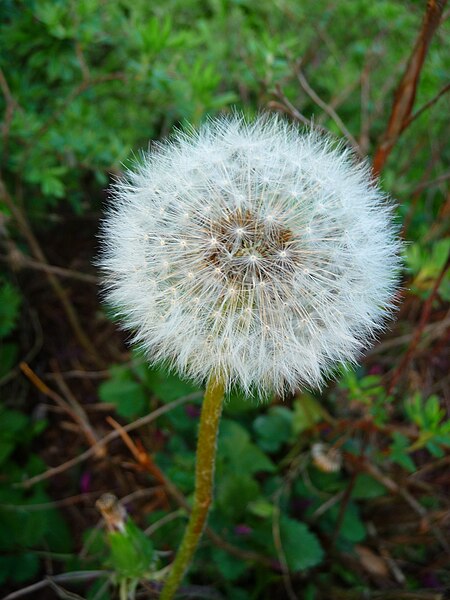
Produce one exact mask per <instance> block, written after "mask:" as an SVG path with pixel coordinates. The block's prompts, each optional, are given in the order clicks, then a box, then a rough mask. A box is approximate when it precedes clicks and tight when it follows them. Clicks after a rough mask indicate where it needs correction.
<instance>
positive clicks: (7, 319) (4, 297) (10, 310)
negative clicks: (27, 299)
mask: <svg viewBox="0 0 450 600" xmlns="http://www.w3.org/2000/svg"><path fill="white" fill-rule="evenodd" d="M21 302H22V297H21V295H20V293H19V291H18V290H17V288H15V287H14V286H13V285H12V284H11V283H9V281H6V282H4V283H3V284H2V285H1V287H0V337H4V336H6V335H8V334H9V333H11V331H12V330H13V329H14V327H15V325H16V321H17V318H18V316H19V309H20V305H21Z"/></svg>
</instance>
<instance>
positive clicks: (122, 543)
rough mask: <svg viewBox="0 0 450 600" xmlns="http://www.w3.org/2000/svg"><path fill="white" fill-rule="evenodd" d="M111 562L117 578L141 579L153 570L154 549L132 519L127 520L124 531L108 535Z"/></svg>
mask: <svg viewBox="0 0 450 600" xmlns="http://www.w3.org/2000/svg"><path fill="white" fill-rule="evenodd" d="M107 537H108V543H109V546H110V552H111V555H110V561H111V566H112V567H113V569H114V571H115V573H116V575H117V578H118V579H119V580H122V579H135V580H138V579H141V578H143V577H145V575H146V574H147V573H148V572H149V571H150V569H151V568H153V567H154V566H155V565H154V558H155V556H154V554H155V551H154V548H153V544H152V543H151V541H150V540H149V539H148V537H146V536H145V534H144V533H143V531H141V530H140V529H139V528H138V527H137V526H136V525H135V523H134V522H133V521H132V520H131V519H127V521H126V523H125V525H124V529H123V531H112V532H109V533H108V536H107Z"/></svg>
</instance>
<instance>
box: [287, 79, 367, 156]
mask: <svg viewBox="0 0 450 600" xmlns="http://www.w3.org/2000/svg"><path fill="white" fill-rule="evenodd" d="M297 78H298V80H299V82H300V85H301V86H302V88H303V89H304V90H305V92H306V93H307V94H308V96H309V97H310V98H311V100H313V102H315V103H316V104H317V106H320V108H321V109H322V110H323V111H325V112H326V113H327V115H329V116H330V117H331V118H332V119H333V121H334V122H335V123H336V125H337V126H338V127H339V129H340V130H341V132H342V133H343V135H344V136H345V137H346V138H347V140H348V142H349V143H350V144H351V146H352V147H353V149H354V150H355V151H356V152H357V154H359V155H360V156H361V148H360V147H359V144H358V142H357V141H356V140H355V138H354V137H353V136H352V134H351V133H350V131H349V130H348V129H347V127H346V126H345V123H344V122H343V121H342V119H341V117H340V116H339V115H338V114H337V112H336V111H335V110H334V108H332V107H331V106H330V105H329V104H327V103H326V102H325V101H324V100H322V98H320V96H318V95H317V93H316V92H315V91H314V90H313V89H312V87H311V86H310V85H309V83H308V81H307V79H306V77H305V75H304V74H303V71H302V70H301V69H300V68H298V69H297Z"/></svg>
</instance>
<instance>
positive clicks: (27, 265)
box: [0, 253, 98, 284]
mask: <svg viewBox="0 0 450 600" xmlns="http://www.w3.org/2000/svg"><path fill="white" fill-rule="evenodd" d="M0 260H1V261H2V262H5V263H7V264H8V265H9V266H10V267H11V268H13V269H16V268H19V269H21V268H24V269H33V270H36V271H44V272H45V273H53V274H54V275H58V276H60V277H68V278H69V279H76V280H78V281H86V282H87V283H93V284H98V277H96V276H95V275H89V274H88V273H80V272H79V271H73V270H72V269H66V268H64V267H57V266H56V265H49V264H46V263H41V262H38V261H37V260H33V259H32V258H28V257H27V256H25V255H24V254H23V253H20V254H19V255H17V254H16V253H15V254H14V257H13V258H10V257H9V256H6V255H4V254H0Z"/></svg>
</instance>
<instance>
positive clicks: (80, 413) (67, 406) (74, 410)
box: [19, 362, 105, 458]
mask: <svg viewBox="0 0 450 600" xmlns="http://www.w3.org/2000/svg"><path fill="white" fill-rule="evenodd" d="M19 366H20V369H21V371H22V372H23V374H24V375H25V376H26V377H27V378H28V379H29V381H31V383H32V384H33V385H34V386H35V387H36V388H37V389H38V390H39V391H40V392H41V393H42V394H44V395H45V396H48V397H49V398H51V399H52V400H53V401H54V402H55V403H56V404H57V405H58V406H59V407H61V408H62V409H63V410H64V412H66V413H67V414H68V415H69V416H70V417H71V419H72V420H73V421H75V423H77V424H78V425H79V427H80V429H81V431H82V432H83V434H84V436H85V438H86V440H87V441H88V443H89V444H90V445H91V446H96V445H97V443H98V438H97V435H96V433H95V432H94V430H93V429H92V426H91V425H90V423H89V420H88V418H87V415H86V413H85V412H84V410H83V408H82V407H81V406H80V404H79V403H78V401H77V400H76V399H75V397H74V396H73V395H72V393H71V392H70V390H69V388H68V387H67V385H66V384H65V383H64V380H63V379H62V377H60V379H59V381H58V380H57V381H58V383H59V384H64V385H63V389H64V393H65V395H66V397H67V396H69V397H68V399H66V398H63V397H62V396H60V395H59V394H57V393H56V392H55V391H53V390H52V389H50V388H49V387H48V385H47V384H46V383H44V382H43V381H42V379H40V378H39V377H38V376H37V375H36V373H35V372H34V371H33V370H32V369H31V368H30V367H29V366H28V365H27V363H25V362H21V363H20V365H19ZM96 455H97V457H99V458H100V457H104V456H105V449H104V448H98V449H97V453H96Z"/></svg>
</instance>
